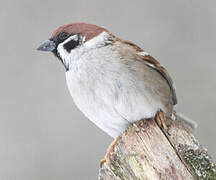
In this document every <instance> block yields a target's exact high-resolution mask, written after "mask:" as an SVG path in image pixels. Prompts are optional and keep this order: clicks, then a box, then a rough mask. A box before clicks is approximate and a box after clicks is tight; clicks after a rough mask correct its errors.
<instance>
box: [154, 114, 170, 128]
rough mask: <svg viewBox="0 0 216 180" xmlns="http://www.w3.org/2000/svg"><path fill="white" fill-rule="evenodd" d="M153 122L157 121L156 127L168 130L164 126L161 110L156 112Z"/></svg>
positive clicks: (164, 117)
mask: <svg viewBox="0 0 216 180" xmlns="http://www.w3.org/2000/svg"><path fill="white" fill-rule="evenodd" d="M155 120H156V121H157V123H158V125H159V126H160V127H162V128H163V129H164V130H165V131H167V130H168V127H167V124H166V115H165V113H164V112H163V111H162V110H160V111H158V112H157V114H156V116H155Z"/></svg>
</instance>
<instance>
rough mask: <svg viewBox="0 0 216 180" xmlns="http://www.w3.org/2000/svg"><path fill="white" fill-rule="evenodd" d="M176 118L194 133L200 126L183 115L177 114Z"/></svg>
mask: <svg viewBox="0 0 216 180" xmlns="http://www.w3.org/2000/svg"><path fill="white" fill-rule="evenodd" d="M175 116H176V119H177V120H180V121H183V122H184V123H185V124H186V125H187V126H189V127H190V128H191V130H192V131H194V130H195V129H196V128H197V126H198V124H197V123H196V122H195V121H193V120H191V119H190V118H188V117H187V116H185V115H183V114H182V113H179V112H175Z"/></svg>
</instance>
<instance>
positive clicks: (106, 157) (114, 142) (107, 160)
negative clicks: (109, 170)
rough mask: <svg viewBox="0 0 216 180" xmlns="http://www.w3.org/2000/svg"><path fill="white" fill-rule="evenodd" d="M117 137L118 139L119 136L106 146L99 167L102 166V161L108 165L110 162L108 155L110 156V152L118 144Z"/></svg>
mask: <svg viewBox="0 0 216 180" xmlns="http://www.w3.org/2000/svg"><path fill="white" fill-rule="evenodd" d="M119 139H120V137H119V136H118V137H117V138H116V139H115V140H114V141H113V142H112V143H111V144H110V145H109V147H108V149H107V153H106V156H105V157H104V159H102V160H101V162H100V167H102V166H103V164H104V163H107V164H108V165H110V164H111V160H110V157H111V155H112V153H113V152H114V150H115V146H116V145H117V144H118V142H119Z"/></svg>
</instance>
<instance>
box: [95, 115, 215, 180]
mask: <svg viewBox="0 0 216 180" xmlns="http://www.w3.org/2000/svg"><path fill="white" fill-rule="evenodd" d="M167 123H168V130H167V131H165V130H163V129H162V128H161V127H160V126H159V125H158V124H157V123H156V121H155V119H146V120H141V121H138V122H136V123H134V124H132V125H130V126H129V127H128V128H127V130H126V131H125V132H124V133H123V134H122V135H121V136H120V140H119V143H118V144H117V145H116V147H115V151H114V153H113V154H112V155H111V164H107V163H104V164H103V166H102V167H101V168H100V170H99V180H142V179H145V180H159V179H161V180H184V179H188V180H196V179H206V180H216V164H215V163H213V161H212V159H211V158H210V156H209V155H208V153H207V150H206V149H204V148H203V147H202V146H201V145H200V144H199V142H198V141H197V140H196V139H195V137H194V135H193V134H192V131H191V129H190V127H189V126H188V124H187V123H186V121H183V120H181V119H180V118H178V119H177V120H175V121H173V120H171V119H167Z"/></svg>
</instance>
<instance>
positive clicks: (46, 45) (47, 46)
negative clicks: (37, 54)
mask: <svg viewBox="0 0 216 180" xmlns="http://www.w3.org/2000/svg"><path fill="white" fill-rule="evenodd" d="M54 49H55V43H54V42H53V41H51V40H46V41H45V42H43V43H42V44H41V45H40V46H39V47H38V48H37V50H38V51H53V50H54Z"/></svg>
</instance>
